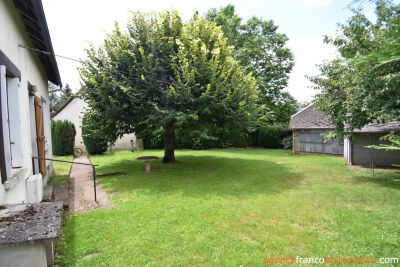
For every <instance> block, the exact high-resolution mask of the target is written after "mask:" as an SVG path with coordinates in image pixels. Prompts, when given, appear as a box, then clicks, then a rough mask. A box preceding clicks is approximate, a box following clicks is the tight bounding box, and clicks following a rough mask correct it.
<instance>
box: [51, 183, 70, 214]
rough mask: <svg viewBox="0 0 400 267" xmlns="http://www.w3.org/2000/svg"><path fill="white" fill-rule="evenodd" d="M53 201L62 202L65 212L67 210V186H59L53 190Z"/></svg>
mask: <svg viewBox="0 0 400 267" xmlns="http://www.w3.org/2000/svg"><path fill="white" fill-rule="evenodd" d="M54 201H56V202H58V201H62V202H63V206H64V209H65V210H68V204H69V200H68V186H67V185H65V186H59V187H56V188H54Z"/></svg>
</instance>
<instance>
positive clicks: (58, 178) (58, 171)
mask: <svg viewBox="0 0 400 267" xmlns="http://www.w3.org/2000/svg"><path fill="white" fill-rule="evenodd" d="M53 158H54V159H57V160H67V161H72V160H73V157H72V155H70V156H54V157H53ZM70 169H71V164H70V163H65V162H58V161H53V174H52V175H51V177H50V181H49V183H50V184H51V185H53V186H54V187H58V186H64V185H65V184H66V183H67V182H68V177H69V171H70Z"/></svg>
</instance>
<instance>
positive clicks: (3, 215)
mask: <svg viewBox="0 0 400 267" xmlns="http://www.w3.org/2000/svg"><path fill="white" fill-rule="evenodd" d="M62 213H63V204H62V202H42V203H37V204H20V205H6V206H0V262H1V264H4V266H52V265H53V264H54V261H53V241H54V240H55V239H57V238H58V237H59V236H60V233H61V221H62Z"/></svg>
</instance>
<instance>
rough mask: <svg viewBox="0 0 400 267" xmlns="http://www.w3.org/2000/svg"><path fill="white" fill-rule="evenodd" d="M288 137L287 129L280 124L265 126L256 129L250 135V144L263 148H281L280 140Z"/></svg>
mask: <svg viewBox="0 0 400 267" xmlns="http://www.w3.org/2000/svg"><path fill="white" fill-rule="evenodd" d="M288 135H290V133H289V132H288V131H287V127H284V126H283V125H280V124H272V125H265V126H262V127H260V128H258V129H257V130H256V131H255V132H254V133H253V134H252V135H251V143H252V145H253V146H257V147H265V148H282V147H283V144H282V140H283V138H285V137H286V136H288Z"/></svg>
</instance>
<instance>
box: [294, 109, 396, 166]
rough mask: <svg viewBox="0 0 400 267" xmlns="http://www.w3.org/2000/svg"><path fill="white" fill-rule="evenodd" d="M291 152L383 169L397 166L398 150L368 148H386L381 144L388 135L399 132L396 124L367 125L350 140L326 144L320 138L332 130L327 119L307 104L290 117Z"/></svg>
mask: <svg viewBox="0 0 400 267" xmlns="http://www.w3.org/2000/svg"><path fill="white" fill-rule="evenodd" d="M289 128H290V129H291V130H292V132H293V152H295V153H296V152H309V153H321V154H334V155H343V156H344V158H345V160H346V163H347V164H348V165H362V166H374V167H375V166H376V167H387V166H393V164H400V150H391V151H386V150H378V149H371V148H368V147H369V146H371V145H379V144H388V142H386V141H384V140H381V137H382V136H385V135H387V134H389V133H393V132H397V133H399V132H400V121H393V122H391V123H387V124H379V123H370V124H368V125H365V126H364V127H363V128H361V129H355V130H354V131H353V134H352V137H351V138H345V139H343V138H336V139H335V140H328V139H327V138H325V137H324V134H326V133H328V132H329V131H332V130H335V125H334V124H333V123H332V120H331V118H330V117H329V116H327V115H325V114H324V113H322V112H320V111H318V110H316V109H315V105H314V104H311V105H309V106H307V107H306V108H304V109H302V110H300V111H299V112H297V113H296V114H294V115H293V116H292V117H291V120H290V123H289Z"/></svg>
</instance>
